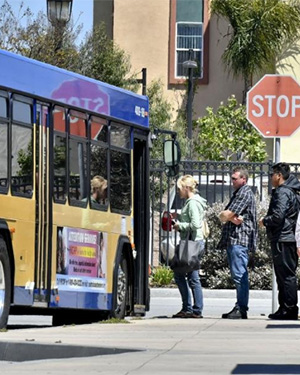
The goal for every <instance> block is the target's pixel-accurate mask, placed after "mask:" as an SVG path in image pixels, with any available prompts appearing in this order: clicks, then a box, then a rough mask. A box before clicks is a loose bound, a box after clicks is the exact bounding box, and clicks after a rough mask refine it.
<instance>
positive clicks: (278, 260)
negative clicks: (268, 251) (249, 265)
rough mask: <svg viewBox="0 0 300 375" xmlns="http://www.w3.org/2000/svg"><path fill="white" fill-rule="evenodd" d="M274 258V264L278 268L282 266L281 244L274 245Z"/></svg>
mask: <svg viewBox="0 0 300 375" xmlns="http://www.w3.org/2000/svg"><path fill="white" fill-rule="evenodd" d="M271 247H272V257H273V262H274V264H276V265H277V266H280V265H282V249H281V243H280V242H275V243H273V244H272V246H271Z"/></svg>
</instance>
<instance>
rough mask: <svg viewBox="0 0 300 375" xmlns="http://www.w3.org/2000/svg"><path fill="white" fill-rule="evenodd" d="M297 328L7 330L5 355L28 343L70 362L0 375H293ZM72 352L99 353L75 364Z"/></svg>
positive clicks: (212, 323) (228, 324) (273, 324)
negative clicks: (62, 355)
mask: <svg viewBox="0 0 300 375" xmlns="http://www.w3.org/2000/svg"><path fill="white" fill-rule="evenodd" d="M165 292H167V293H168V291H164V293H165ZM158 293H162V291H160V292H158ZM169 293H171V294H172V293H175V291H174V292H173V291H169ZM224 293H225V291H224ZM221 294H222V293H220V294H219V297H220V295H221ZM225 294H226V293H225ZM217 295H218V294H217ZM229 296H231V295H230V293H229ZM263 296H264V294H263ZM152 297H153V293H152ZM258 299H259V298H258ZM263 299H264V298H263ZM263 299H262V300H263ZM166 300H167V298H166ZM217 301H218V298H216V302H217ZM299 329H300V321H299V322H298V321H286V322H278V321H269V320H268V319H267V318H266V317H263V316H251V317H250V319H248V320H238V321H231V320H225V319H219V318H217V317H207V318H204V319H171V318H150V319H131V320H129V323H128V324H99V323H94V324H87V325H77V326H66V327H47V328H38V327H36V328H30V329H11V330H8V331H7V332H0V344H2V346H1V345H0V350H1V348H4V350H5V343H16V344H20V343H22V344H27V345H31V346H30V348H32V350H31V351H30V353H31V354H32V355H34V354H38V353H42V352H43V350H44V349H45V346H43V345H47V347H48V346H53V347H54V348H55V350H56V351H61V352H63V351H64V350H65V348H68V349H67V354H68V355H71V354H72V352H73V354H74V355H75V358H61V359H42V360H38V361H30V362H9V361H5V362H1V374H11V375H17V374H18V375H19V374H20V372H22V374H26V373H28V374H29V373H30V374H56V375H58V374H64V375H68V374H82V373H85V372H86V373H88V374H89V375H90V374H107V375H130V374H138V375H150V374H151V375H153V374H155V375H162V374H164V375H169V374H170V375H171V374H172V375H174V374H178V375H179V374H185V373H189V374H222V375H223V374H300V349H299V337H300V336H299V333H300V331H299ZM74 346H76V347H74ZM77 346H82V347H85V348H89V347H92V348H98V349H99V350H100V351H102V353H100V355H97V352H96V353H93V354H91V355H93V356H90V357H81V358H78V357H76V354H78V353H76V351H77V352H78V348H77ZM19 348H20V347H19ZM72 349H74V350H72ZM109 349H111V351H109ZM47 350H48V349H47ZM127 350H131V351H130V352H127ZM111 353H120V354H111ZM95 354H96V355H95ZM98 354H99V353H98ZM101 354H102V355H101ZM31 358H32V356H31Z"/></svg>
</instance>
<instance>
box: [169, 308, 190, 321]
mask: <svg viewBox="0 0 300 375" xmlns="http://www.w3.org/2000/svg"><path fill="white" fill-rule="evenodd" d="M189 315H192V313H189V312H187V311H183V310H181V311H179V312H178V313H177V314H174V315H173V316H172V318H181V319H183V318H188V317H189Z"/></svg>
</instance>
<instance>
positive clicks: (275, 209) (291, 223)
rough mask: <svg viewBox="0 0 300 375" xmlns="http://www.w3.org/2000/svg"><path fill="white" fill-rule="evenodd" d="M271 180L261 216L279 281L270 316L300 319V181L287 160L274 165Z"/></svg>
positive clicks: (261, 222)
mask: <svg viewBox="0 0 300 375" xmlns="http://www.w3.org/2000/svg"><path fill="white" fill-rule="evenodd" d="M272 169H273V172H272V173H271V182H272V186H273V187H274V189H273V191H272V197H271V201H270V205H269V210H268V213H267V215H266V216H265V217H264V218H262V219H260V221H259V225H260V226H261V227H263V226H265V227H266V229H267V236H268V238H269V240H270V242H271V250H272V258H273V264H274V270H275V275H276V280H277V284H278V301H279V309H278V310H277V311H276V312H275V313H274V314H270V315H269V318H270V319H277V320H290V319H292V320H295V319H298V306H297V303H298V298H297V289H298V288H297V284H298V283H297V276H296V269H297V265H298V255H297V246H296V239H295V228H296V221H297V216H298V203H297V198H296V193H297V192H299V191H300V182H299V181H298V180H297V179H296V177H294V176H293V175H291V174H290V167H289V165H288V164H287V163H277V164H275V165H273V167H272Z"/></svg>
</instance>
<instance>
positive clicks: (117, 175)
mask: <svg viewBox="0 0 300 375" xmlns="http://www.w3.org/2000/svg"><path fill="white" fill-rule="evenodd" d="M110 137H111V147H112V149H111V151H110V163H111V165H110V167H111V168H110V184H111V185H110V207H111V210H112V211H114V212H123V213H130V211H131V162H130V160H131V158H130V128H129V127H127V126H124V125H121V124H117V123H114V122H111V132H110Z"/></svg>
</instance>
